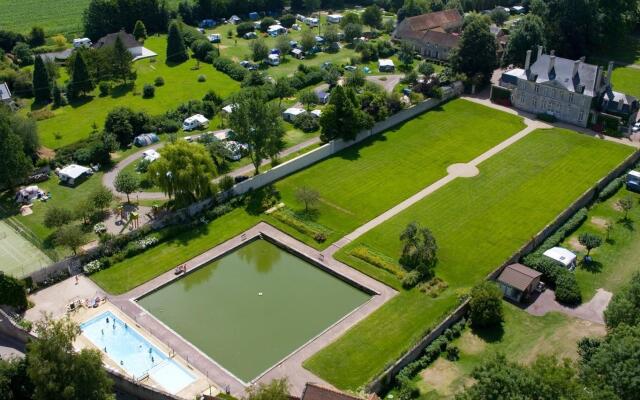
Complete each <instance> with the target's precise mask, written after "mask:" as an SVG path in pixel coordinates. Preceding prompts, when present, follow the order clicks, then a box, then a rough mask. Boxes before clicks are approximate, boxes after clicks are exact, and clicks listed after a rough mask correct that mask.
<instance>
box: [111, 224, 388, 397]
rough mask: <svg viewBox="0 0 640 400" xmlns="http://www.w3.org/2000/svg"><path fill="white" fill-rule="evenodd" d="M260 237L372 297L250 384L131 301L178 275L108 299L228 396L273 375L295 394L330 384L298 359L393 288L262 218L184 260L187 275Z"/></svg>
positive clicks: (328, 340) (372, 308) (334, 336)
mask: <svg viewBox="0 0 640 400" xmlns="http://www.w3.org/2000/svg"><path fill="white" fill-rule="evenodd" d="M265 236H266V239H268V240H270V241H273V242H276V244H279V245H281V246H283V247H287V248H289V249H290V250H291V251H292V252H294V253H298V254H297V255H298V256H300V257H302V258H307V259H308V260H309V261H311V262H312V263H314V264H316V266H318V267H320V268H323V269H325V270H328V271H329V272H331V273H332V274H334V275H338V276H339V277H341V278H342V279H344V280H346V281H350V282H351V283H352V284H354V285H355V286H360V287H361V288H364V289H365V290H366V291H369V292H372V293H374V295H373V296H372V297H371V299H370V300H369V301H367V302H366V303H364V304H363V305H362V306H360V307H358V308H356V309H355V310H354V311H353V312H351V313H349V314H348V315H346V316H345V317H343V318H342V319H340V320H339V321H337V322H336V323H335V324H333V325H331V326H330V327H328V328H327V329H326V330H324V331H323V332H321V333H320V334H319V335H317V336H316V337H314V338H312V339H311V340H309V341H308V342H307V343H305V344H304V345H302V346H301V347H300V348H298V349H297V350H295V351H294V352H293V353H291V354H289V355H288V356H287V357H285V358H284V359H282V360H281V361H280V362H278V363H277V364H275V365H274V366H273V367H271V368H270V369H268V370H267V371H265V372H264V373H263V374H261V375H260V376H258V377H257V378H256V379H254V380H253V381H252V382H248V383H245V382H243V381H242V380H240V379H238V378H237V377H235V376H234V375H233V374H232V373H230V372H229V371H227V370H226V369H224V367H223V366H221V365H219V364H217V363H216V362H215V361H214V360H212V359H211V358H210V357H209V356H207V355H206V354H204V353H203V352H201V351H200V350H199V349H198V348H196V347H195V346H194V345H192V344H191V343H189V342H188V341H187V340H185V339H184V338H182V337H181V336H180V335H179V334H177V333H176V332H174V331H173V330H172V329H170V328H169V327H167V326H166V325H165V324H163V323H162V322H161V321H159V320H158V319H156V318H155V317H154V316H153V315H151V314H149V313H148V312H147V311H145V310H144V309H143V308H142V307H140V306H139V305H138V303H137V302H136V299H138V298H140V297H142V296H144V295H145V294H148V293H150V292H152V291H154V290H157V289H158V288H160V287H163V286H165V285H167V284H169V283H171V282H173V281H174V280H176V279H180V278H181V277H182V275H180V276H176V275H175V274H174V272H173V271H169V272H166V273H164V274H162V275H160V276H158V277H157V278H155V279H152V280H151V281H148V282H146V283H144V284H142V285H140V286H138V287H136V288H135V289H133V290H131V291H129V292H127V293H125V294H123V295H120V296H115V297H110V298H109V300H110V301H111V302H112V303H113V304H114V305H115V306H116V307H117V308H118V309H119V310H120V311H122V312H123V313H124V314H126V315H127V316H128V317H129V318H131V319H132V320H134V321H135V323H136V324H138V325H140V326H141V327H142V328H144V329H145V330H147V331H148V332H150V333H151V334H152V335H153V337H155V338H157V339H158V340H159V341H161V342H162V343H163V344H164V345H165V346H167V347H169V348H170V349H171V350H173V351H174V352H175V354H177V355H179V356H180V357H181V358H182V359H184V360H185V361H186V362H187V363H188V364H190V365H192V366H194V367H195V368H196V369H198V370H199V371H200V372H202V373H203V374H204V375H206V377H207V378H208V379H209V380H210V381H213V382H215V383H216V384H217V385H218V387H219V388H220V389H221V390H222V391H225V390H229V391H230V392H231V394H233V395H235V396H239V397H244V395H245V389H246V388H247V385H248V384H253V383H258V382H269V381H271V380H272V379H276V378H284V377H286V378H287V379H288V381H289V384H290V390H291V394H292V395H294V396H300V395H301V394H302V391H303V389H304V387H305V385H306V383H307V382H317V383H322V384H324V385H327V386H329V387H331V385H330V384H329V383H328V382H325V381H323V380H322V379H320V378H319V377H317V376H316V375H314V374H312V373H311V372H309V371H308V370H306V369H304V368H303V366H302V363H303V362H304V361H305V360H306V359H307V358H309V357H310V356H312V355H313V354H315V353H316V352H318V351H319V350H321V349H322V348H324V347H325V346H327V345H328V344H329V343H331V342H333V341H334V340H335V339H337V338H338V337H340V336H341V335H342V334H343V333H344V332H346V331H347V330H348V329H349V328H351V327H352V326H354V325H355V324H356V323H358V322H359V321H361V320H363V319H364V318H365V317H367V316H368V315H369V314H371V313H372V312H374V311H375V310H377V309H378V308H380V307H381V306H382V305H383V304H384V303H386V302H387V301H388V300H390V299H391V298H393V297H394V296H395V295H396V294H397V291H395V290H394V289H392V288H390V287H388V286H386V285H385V284H383V283H381V282H379V281H377V280H375V279H373V278H371V277H369V276H367V275H365V274H363V273H361V272H359V271H357V270H355V269H353V268H351V267H349V266H347V265H345V264H343V263H341V262H339V261H337V260H335V259H334V258H333V257H332V256H330V255H329V256H325V255H323V254H322V253H321V252H319V251H318V250H315V249H313V248H311V247H309V246H307V245H305V244H304V243H302V242H300V241H298V240H296V239H294V238H292V237H291V236H289V235H287V234H285V233H283V232H281V231H280V230H278V229H276V228H275V227H273V226H271V225H269V224H267V223H264V222H261V223H259V224H257V225H256V226H254V227H253V228H251V229H249V230H247V231H245V232H244V233H242V234H240V235H238V236H236V237H234V238H232V239H230V240H228V241H226V242H224V243H222V244H220V245H218V246H216V247H214V248H212V249H210V250H208V251H206V252H205V253H202V254H200V255H198V256H196V257H194V258H193V259H191V260H189V261H188V262H187V263H185V265H186V268H187V273H189V272H191V271H193V270H195V269H197V268H200V267H202V266H204V265H206V264H208V263H209V262H210V261H212V260H214V259H217V258H220V257H222V256H224V255H226V254H228V253H230V252H232V251H234V250H235V249H237V248H238V247H240V246H242V245H243V244H246V243H248V242H250V241H252V240H254V239H256V238H261V237H265ZM194 323H197V321H194Z"/></svg>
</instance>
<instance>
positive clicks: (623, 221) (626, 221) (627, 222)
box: [618, 217, 635, 232]
mask: <svg viewBox="0 0 640 400" xmlns="http://www.w3.org/2000/svg"><path fill="white" fill-rule="evenodd" d="M618 223H619V224H620V225H622V226H623V227H625V228H626V229H627V230H629V231H631V232H633V231H635V227H634V225H633V220H632V219H631V218H629V217H626V218H620V219H619V220H618Z"/></svg>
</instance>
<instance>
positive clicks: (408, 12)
mask: <svg viewBox="0 0 640 400" xmlns="http://www.w3.org/2000/svg"><path fill="white" fill-rule="evenodd" d="M425 11H426V10H425V9H424V8H423V7H422V5H421V4H418V2H416V1H415V0H407V1H405V3H404V5H403V6H402V7H401V8H400V9H399V10H398V23H400V21H402V20H403V19H405V18H407V17H414V16H416V15H420V14H423V13H424V12H425Z"/></svg>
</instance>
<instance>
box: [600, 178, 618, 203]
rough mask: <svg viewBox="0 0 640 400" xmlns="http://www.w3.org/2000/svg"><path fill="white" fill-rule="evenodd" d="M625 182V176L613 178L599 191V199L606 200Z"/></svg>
mask: <svg viewBox="0 0 640 400" xmlns="http://www.w3.org/2000/svg"><path fill="white" fill-rule="evenodd" d="M623 184H624V177H619V178H616V179H614V180H612V181H611V182H610V183H609V184H608V185H607V186H605V187H604V188H603V189H602V190H601V191H600V193H598V201H605V200H607V199H608V198H609V197H611V196H613V195H614V194H615V193H616V192H617V191H618V190H620V188H621V187H622V185H623Z"/></svg>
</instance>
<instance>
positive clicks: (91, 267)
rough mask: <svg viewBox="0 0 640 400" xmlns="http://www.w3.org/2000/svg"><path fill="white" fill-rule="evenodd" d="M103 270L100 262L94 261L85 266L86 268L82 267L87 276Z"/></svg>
mask: <svg viewBox="0 0 640 400" xmlns="http://www.w3.org/2000/svg"><path fill="white" fill-rule="evenodd" d="M102 268H103V267H102V263H101V262H100V261H99V260H93V261H90V262H88V263H87V264H85V266H84V267H82V270H83V271H84V273H85V274H88V275H91V274H93V273H96V272H98V271H100V270H101V269H102Z"/></svg>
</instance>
